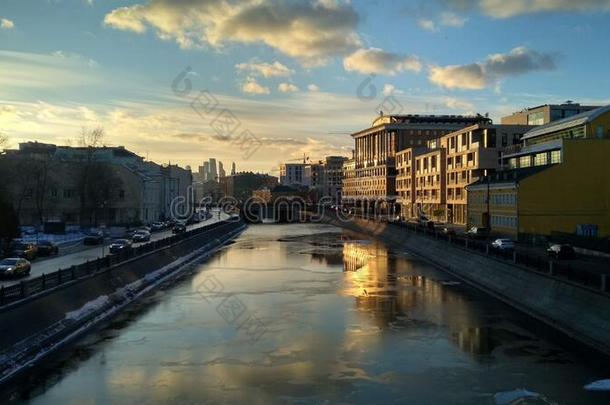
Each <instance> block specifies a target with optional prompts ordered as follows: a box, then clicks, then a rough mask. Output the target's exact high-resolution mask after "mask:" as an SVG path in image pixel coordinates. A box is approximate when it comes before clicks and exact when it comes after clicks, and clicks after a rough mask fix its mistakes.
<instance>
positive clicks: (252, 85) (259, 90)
mask: <svg viewBox="0 0 610 405" xmlns="http://www.w3.org/2000/svg"><path fill="white" fill-rule="evenodd" d="M241 90H242V91H243V92H244V93H247V94H269V93H270V92H271V91H270V90H269V87H266V86H263V85H261V84H259V83H258V82H257V81H256V79H254V78H253V77H249V78H248V79H247V80H246V82H245V83H244V84H242V86H241Z"/></svg>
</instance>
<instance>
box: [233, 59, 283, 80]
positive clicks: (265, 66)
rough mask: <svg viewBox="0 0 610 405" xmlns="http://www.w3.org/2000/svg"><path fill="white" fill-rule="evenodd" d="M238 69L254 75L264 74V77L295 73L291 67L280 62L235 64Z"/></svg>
mask: <svg viewBox="0 0 610 405" xmlns="http://www.w3.org/2000/svg"><path fill="white" fill-rule="evenodd" d="M235 68H236V69H237V70H238V71H242V72H244V71H245V72H248V73H250V74H253V75H262V76H264V77H288V76H290V75H292V74H293V73H294V70H292V69H289V68H288V67H286V66H285V65H282V64H281V63H280V62H273V63H256V62H250V63H238V64H237V65H235Z"/></svg>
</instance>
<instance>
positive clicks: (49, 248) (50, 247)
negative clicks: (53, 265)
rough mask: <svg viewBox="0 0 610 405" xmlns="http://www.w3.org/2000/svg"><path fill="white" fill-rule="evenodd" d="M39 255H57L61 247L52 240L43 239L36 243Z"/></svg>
mask: <svg viewBox="0 0 610 405" xmlns="http://www.w3.org/2000/svg"><path fill="white" fill-rule="evenodd" d="M36 248H37V249H38V256H55V255H57V254H59V248H58V247H57V245H56V244H54V243H53V242H51V241H50V240H41V241H39V242H38V243H37V244H36Z"/></svg>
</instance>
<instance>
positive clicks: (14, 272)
mask: <svg viewBox="0 0 610 405" xmlns="http://www.w3.org/2000/svg"><path fill="white" fill-rule="evenodd" d="M31 271H32V265H31V264H30V262H29V261H27V260H25V259H22V258H19V257H11V258H8V259H4V260H2V261H0V276H1V277H19V276H29V275H30V272H31Z"/></svg>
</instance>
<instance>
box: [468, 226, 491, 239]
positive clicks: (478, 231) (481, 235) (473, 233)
mask: <svg viewBox="0 0 610 405" xmlns="http://www.w3.org/2000/svg"><path fill="white" fill-rule="evenodd" d="M466 236H467V237H469V238H473V239H487V238H488V237H489V228H482V227H478V226H473V227H472V228H470V229H469V230H468V231H467V232H466Z"/></svg>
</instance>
